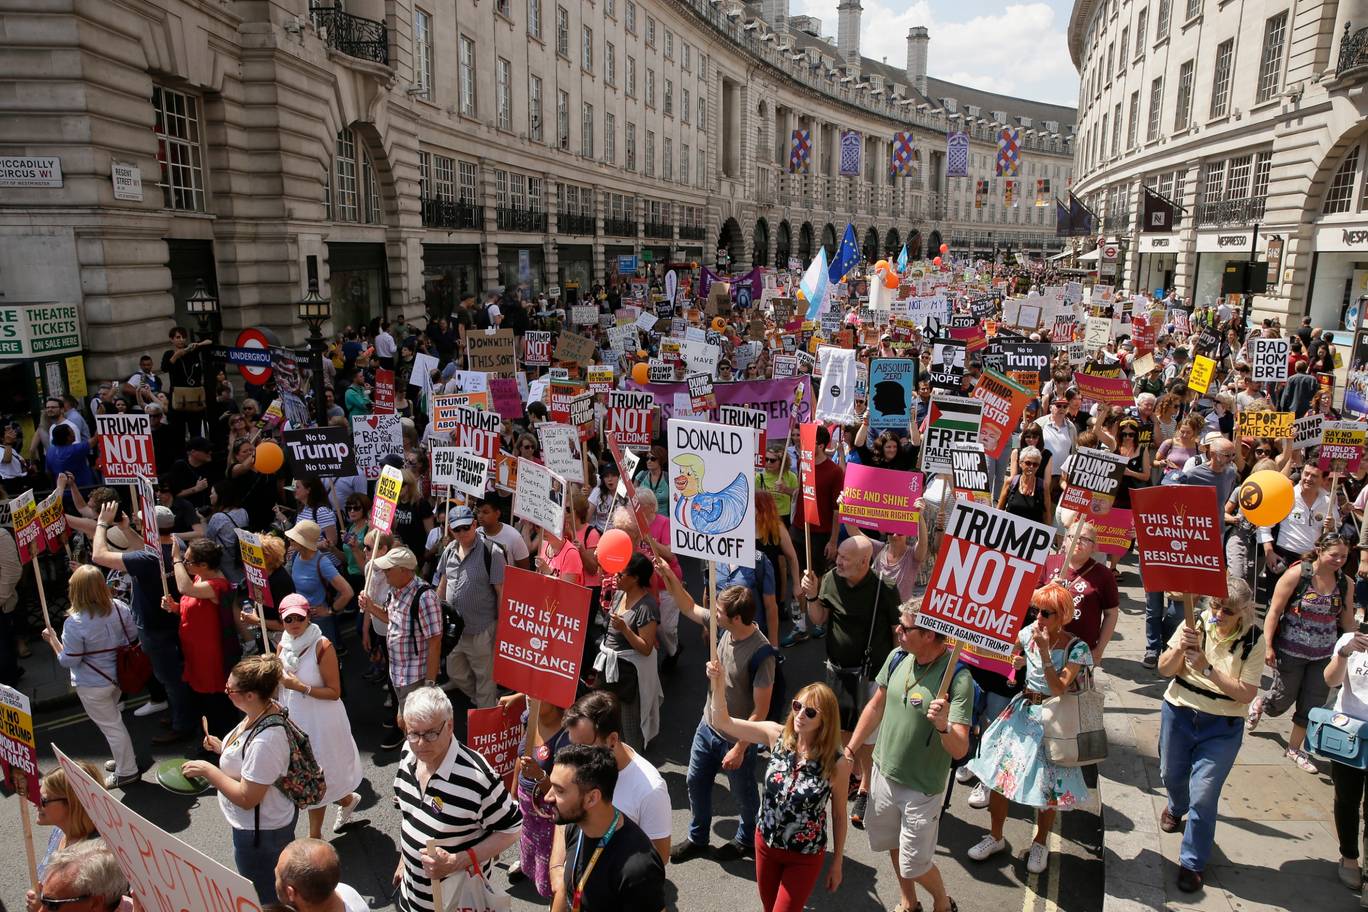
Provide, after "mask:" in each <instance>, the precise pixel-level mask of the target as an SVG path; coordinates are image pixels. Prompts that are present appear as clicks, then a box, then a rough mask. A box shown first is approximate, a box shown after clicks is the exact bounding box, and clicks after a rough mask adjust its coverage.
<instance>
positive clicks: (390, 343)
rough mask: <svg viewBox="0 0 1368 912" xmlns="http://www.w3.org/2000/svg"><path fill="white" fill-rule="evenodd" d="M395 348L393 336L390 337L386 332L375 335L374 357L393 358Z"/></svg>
mask: <svg viewBox="0 0 1368 912" xmlns="http://www.w3.org/2000/svg"><path fill="white" fill-rule="evenodd" d="M396 348H397V346H396V345H395V344H394V336H391V335H390V334H389V333H387V332H379V333H376V334H375V356H376V357H377V358H393V357H394V351H395V349H396Z"/></svg>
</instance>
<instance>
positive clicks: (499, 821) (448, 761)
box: [394, 738, 522, 912]
mask: <svg viewBox="0 0 1368 912" xmlns="http://www.w3.org/2000/svg"><path fill="white" fill-rule="evenodd" d="M417 765H418V758H417V757H416V756H414V754H413V752H412V751H411V750H410V749H409V748H408V745H405V746H404V756H403V757H402V758H401V759H400V761H399V770H398V773H397V774H396V775H395V777H394V794H395V795H396V796H397V797H398V799H399V812H400V816H401V818H402V834H401V837H400V847H399V850H400V851H401V852H402V853H403V856H404V882H403V888H402V890H401V891H400V903H399V908H400V909H402V910H405V912H432V908H433V903H432V883H431V881H430V880H429V879H428V877H427V876H426V875H425V874H424V873H423V862H422V857H421V856H420V855H419V853H420V852H422V850H423V848H424V847H425V846H426V845H427V841H428V840H429V839H435V840H437V845H438V846H440V847H441V848H443V849H446V850H447V851H448V852H453V853H460V852H464V851H465V850H466V849H468V848H471V847H473V846H474V845H476V844H477V843H479V842H481V841H483V840H484V839H485V838H486V837H487V836H489V835H490V834H491V833H500V832H502V833H509V832H517V831H518V829H519V828H520V827H521V826H522V811H520V810H519V809H518V803H517V801H515V800H514V799H513V796H512V795H510V794H509V793H508V789H507V788H505V787H504V784H503V780H502V779H500V778H499V777H498V776H497V775H496V774H495V773H494V771H493V770H492V769H490V767H489V764H488V763H486V762H485V759H484V757H482V756H480V755H479V754H478V753H476V752H475V751H473V750H471V749H470V748H468V747H466V746H465V745H464V744H462V743H461V742H460V741H459V740H457V739H456V738H452V739H451V747H450V748H449V749H448V750H447V754H446V757H444V758H443V759H442V763H441V765H440V766H439V767H438V768H437V771H436V772H435V773H433V775H432V778H431V779H429V780H428V783H427V788H426V789H421V788H419V787H418V774H417ZM485 874H486V875H488V874H489V865H488V864H486V865H485Z"/></svg>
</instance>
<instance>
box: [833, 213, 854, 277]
mask: <svg viewBox="0 0 1368 912" xmlns="http://www.w3.org/2000/svg"><path fill="white" fill-rule="evenodd" d="M858 262H860V242H859V241H858V240H856V239H855V226H854V225H852V224H850V223H849V222H847V223H846V230H845V237H843V238H841V245H840V246H839V247H837V248H836V256H835V257H833V258H832V260H831V268H830V269H829V270H827V281H829V282H830V283H831V284H832V285H839V284H840V282H841V279H844V278H845V277H846V273H847V272H850V270H852V269H854V268H855V264H856V263H858Z"/></svg>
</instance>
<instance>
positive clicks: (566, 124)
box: [556, 91, 570, 149]
mask: <svg viewBox="0 0 1368 912" xmlns="http://www.w3.org/2000/svg"><path fill="white" fill-rule="evenodd" d="M556 144H557V145H559V146H560V147H561V148H562V149H569V148H570V93H569V92H564V91H561V92H557V93H556Z"/></svg>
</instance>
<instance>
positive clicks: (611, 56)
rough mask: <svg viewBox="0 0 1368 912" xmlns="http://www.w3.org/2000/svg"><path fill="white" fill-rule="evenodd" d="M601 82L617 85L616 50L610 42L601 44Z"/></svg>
mask: <svg viewBox="0 0 1368 912" xmlns="http://www.w3.org/2000/svg"><path fill="white" fill-rule="evenodd" d="M603 81H604V82H606V83H608V84H609V85H610V86H611V85H617V48H616V47H614V45H613V42H611V41H605V42H604V43H603Z"/></svg>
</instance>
